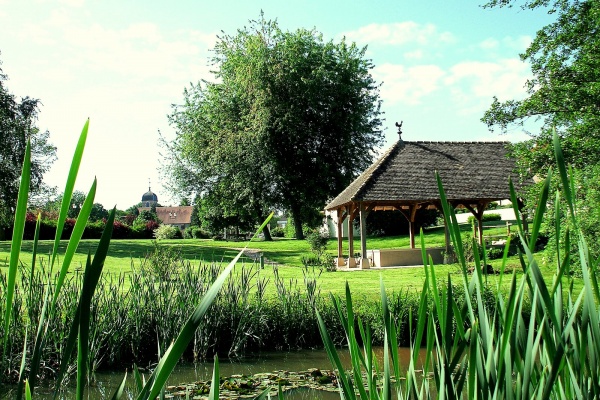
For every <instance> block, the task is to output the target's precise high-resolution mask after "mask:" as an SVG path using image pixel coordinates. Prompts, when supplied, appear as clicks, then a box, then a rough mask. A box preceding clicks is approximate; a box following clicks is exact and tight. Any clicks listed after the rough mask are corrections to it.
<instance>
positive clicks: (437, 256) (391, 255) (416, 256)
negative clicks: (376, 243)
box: [369, 247, 446, 267]
mask: <svg viewBox="0 0 600 400" xmlns="http://www.w3.org/2000/svg"><path fill="white" fill-rule="evenodd" d="M445 250H446V249H445V248H444V247H430V248H427V249H426V250H425V251H426V252H427V258H428V259H429V257H431V258H432V259H433V263H434V264H443V263H444V253H445ZM371 252H372V253H373V266H374V267H404V266H408V265H423V256H422V254H421V249H385V250H371V251H369V253H371Z"/></svg>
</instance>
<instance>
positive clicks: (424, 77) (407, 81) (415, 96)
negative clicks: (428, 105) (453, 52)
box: [373, 64, 445, 105]
mask: <svg viewBox="0 0 600 400" xmlns="http://www.w3.org/2000/svg"><path fill="white" fill-rule="evenodd" d="M373 75H374V76H375V78H376V80H378V81H380V82H383V85H382V87H381V97H382V99H384V101H389V102H392V103H395V102H400V103H404V104H409V105H417V104H420V103H421V100H422V98H423V97H425V96H427V95H428V94H431V93H433V92H434V91H435V90H437V89H438V88H439V86H440V83H441V79H442V77H443V76H444V75H445V72H444V71H443V70H442V69H441V68H440V67H438V66H437V65H419V66H415V67H408V68H407V67H405V66H403V65H394V64H383V65H381V66H379V67H376V68H375V69H374V70H373Z"/></svg>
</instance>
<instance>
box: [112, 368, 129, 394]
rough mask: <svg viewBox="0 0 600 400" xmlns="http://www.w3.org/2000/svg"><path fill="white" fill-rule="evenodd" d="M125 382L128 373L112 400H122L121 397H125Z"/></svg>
mask: <svg viewBox="0 0 600 400" xmlns="http://www.w3.org/2000/svg"><path fill="white" fill-rule="evenodd" d="M125 382H127V372H125V375H124V376H123V380H122V381H121V384H120V385H119V387H117V390H115V392H114V393H113V395H112V396H111V398H110V400H120V399H121V397H123V392H124V391H125Z"/></svg>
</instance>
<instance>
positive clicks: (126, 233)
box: [5, 213, 159, 240]
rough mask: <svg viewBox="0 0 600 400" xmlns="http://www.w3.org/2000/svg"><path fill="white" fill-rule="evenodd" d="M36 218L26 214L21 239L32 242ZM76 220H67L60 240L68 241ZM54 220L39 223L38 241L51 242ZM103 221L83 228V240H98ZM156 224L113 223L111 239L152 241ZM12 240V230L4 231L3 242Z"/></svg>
mask: <svg viewBox="0 0 600 400" xmlns="http://www.w3.org/2000/svg"><path fill="white" fill-rule="evenodd" d="M36 220H37V216H36V215H35V214H33V213H27V218H26V220H25V232H24V234H23V239H25V240H32V239H33V238H34V234H35V224H36ZM76 222H77V220H76V219H73V218H67V219H66V220H65V225H64V228H63V231H62V234H61V239H68V238H69V237H70V236H71V233H72V232H73V228H74V226H75V223H76ZM56 224H57V221H56V220H51V219H42V220H41V221H40V240H53V239H54V237H55V235H56ZM104 225H105V222H104V221H96V222H89V221H88V223H87V224H86V226H85V231H84V232H83V239H100V237H101V236H102V231H103V230H104ZM158 226H159V225H158V223H157V222H155V221H148V222H146V223H144V224H135V225H134V226H130V225H127V224H124V223H122V222H121V221H115V222H114V224H113V227H114V228H113V235H112V238H113V239H152V238H153V237H154V236H153V235H154V230H155V229H157V228H158ZM11 238H12V229H9V230H6V231H5V240H10V239H11Z"/></svg>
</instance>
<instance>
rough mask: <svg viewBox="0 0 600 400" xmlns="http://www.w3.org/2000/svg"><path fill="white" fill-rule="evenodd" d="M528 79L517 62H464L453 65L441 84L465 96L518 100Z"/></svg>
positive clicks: (517, 60) (521, 63) (524, 67)
mask: <svg viewBox="0 0 600 400" xmlns="http://www.w3.org/2000/svg"><path fill="white" fill-rule="evenodd" d="M528 77H529V69H528V67H527V64H525V63H523V62H522V61H521V60H519V59H517V58H510V59H504V60H499V61H498V62H481V61H468V62H462V63H458V64H456V65H454V66H453V67H451V68H450V71H449V75H448V76H447V77H446V78H445V80H444V83H445V84H446V85H449V86H457V87H460V88H461V91H463V92H465V93H467V94H468V95H469V96H476V97H489V98H491V97H492V96H494V95H495V96H498V97H500V98H514V97H519V96H522V95H523V93H524V89H523V86H524V85H525V81H526V80H527V78H528Z"/></svg>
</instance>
